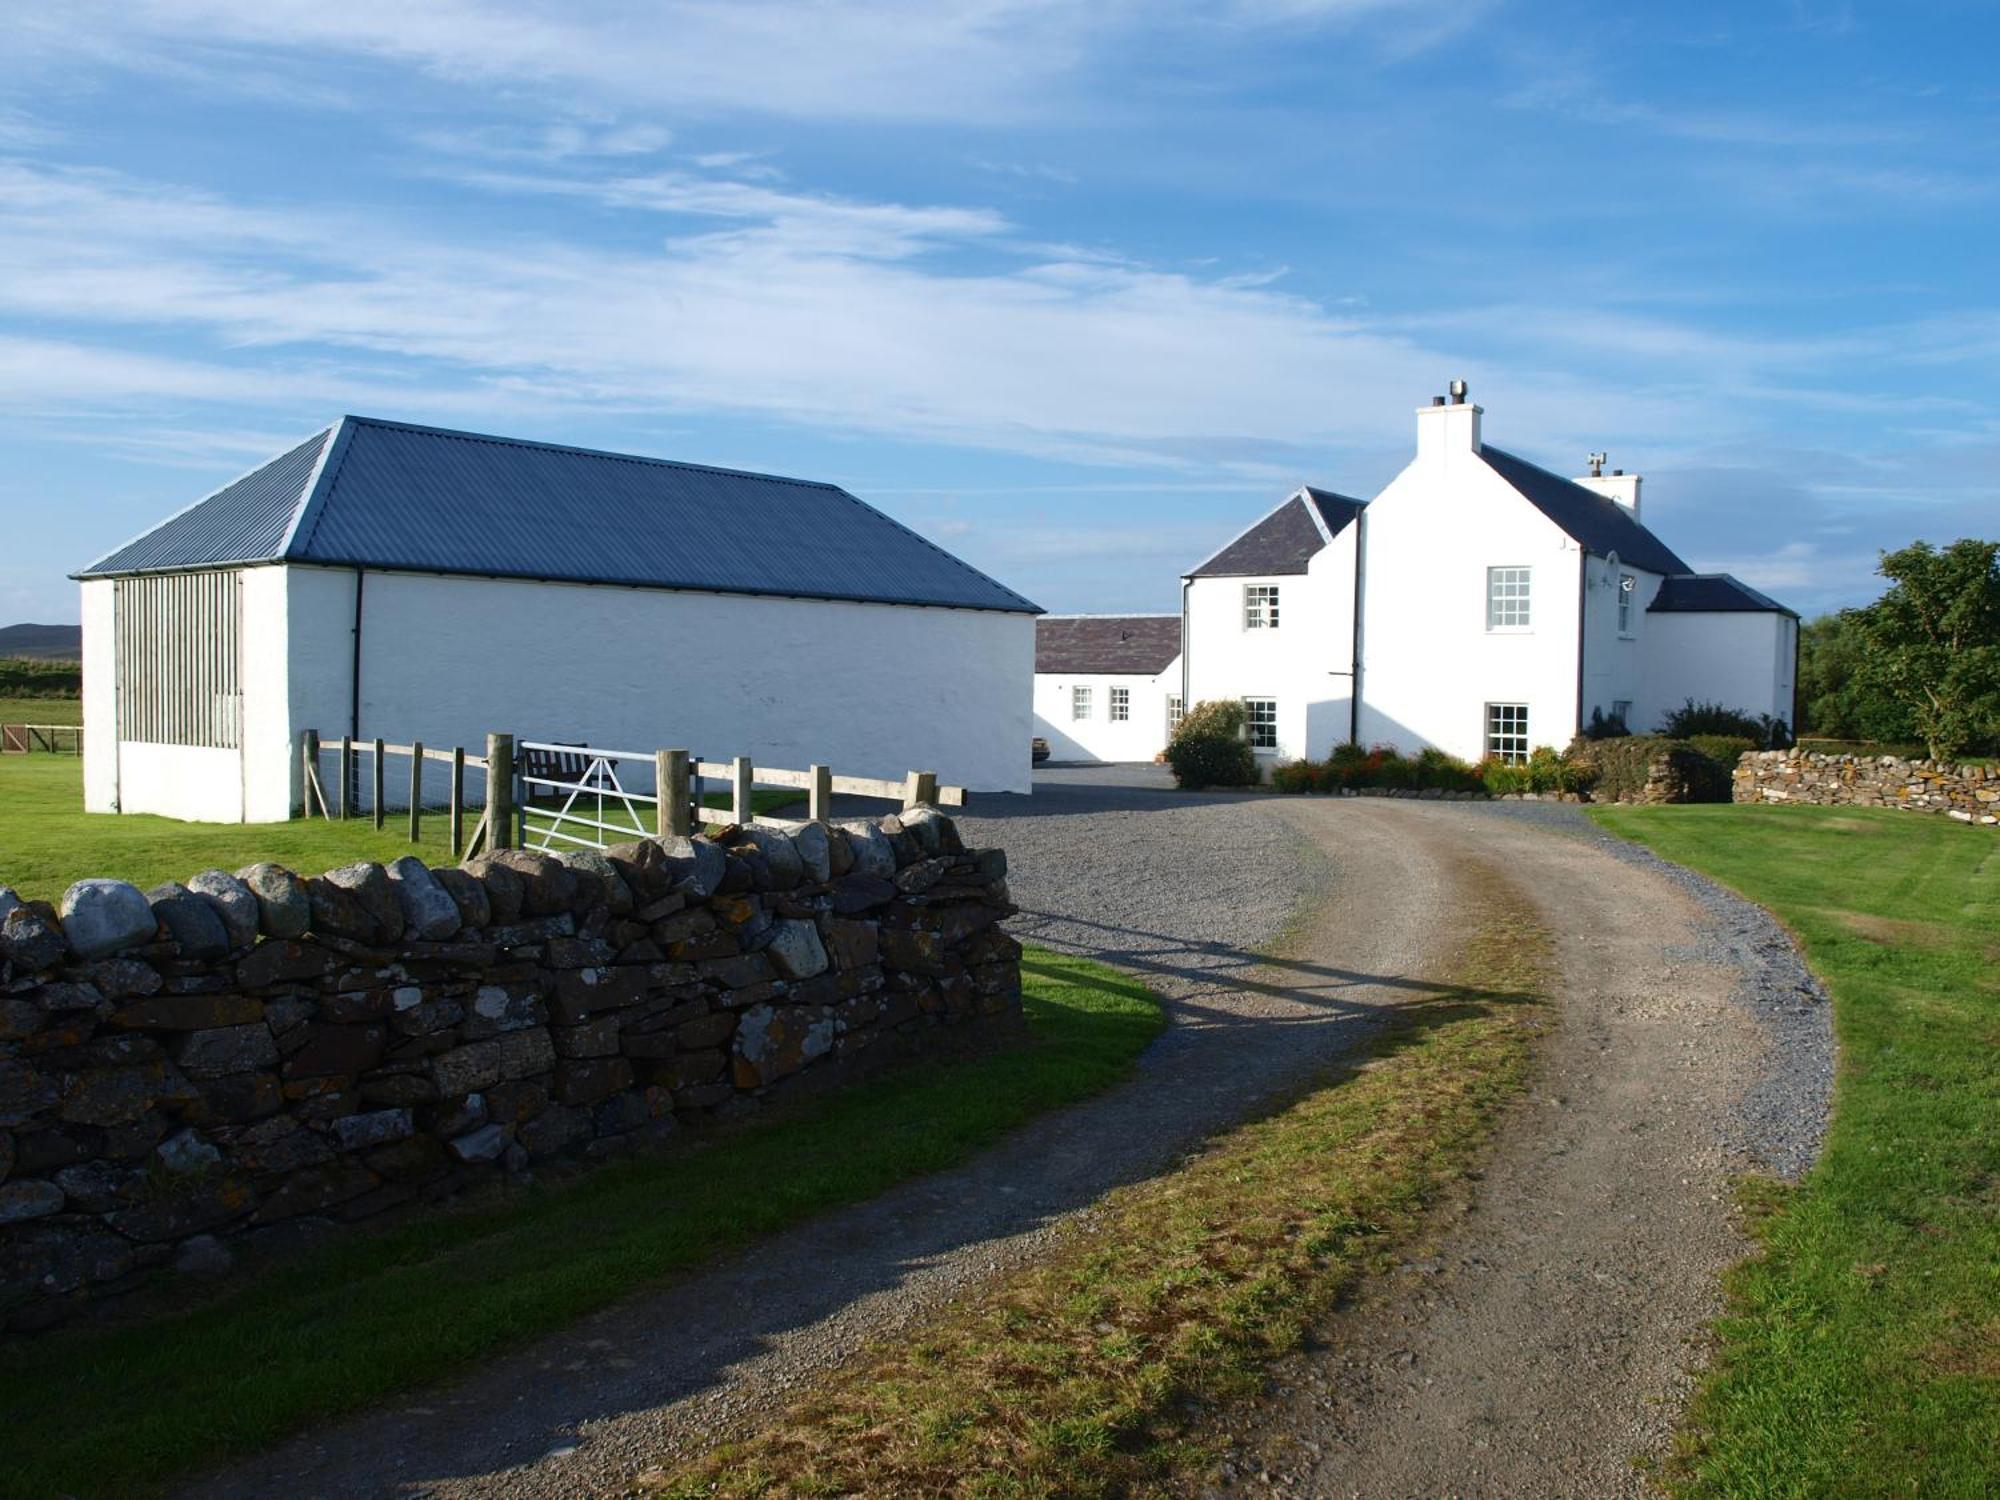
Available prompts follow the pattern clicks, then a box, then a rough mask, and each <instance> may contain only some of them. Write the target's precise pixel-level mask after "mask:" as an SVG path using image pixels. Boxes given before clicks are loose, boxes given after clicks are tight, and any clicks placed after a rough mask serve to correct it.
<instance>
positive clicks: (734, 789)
mask: <svg viewBox="0 0 2000 1500" xmlns="http://www.w3.org/2000/svg"><path fill="white" fill-rule="evenodd" d="M756 781H757V773H756V771H755V770H754V769H753V768H752V767H751V765H750V757H749V756H747V755H739V756H737V757H736V759H735V760H733V761H731V762H730V763H729V789H730V797H729V820H730V821H731V822H732V823H740V824H743V825H745V826H747V825H748V824H749V822H750V819H751V813H750V790H751V788H752V787H753V786H755V785H756Z"/></svg>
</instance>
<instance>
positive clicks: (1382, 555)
mask: <svg viewBox="0 0 2000 1500" xmlns="http://www.w3.org/2000/svg"><path fill="white" fill-rule="evenodd" d="M1482 417H1483V412H1482V410H1481V408H1479V407H1478V406H1475V405H1472V404H1471V403H1470V402H1468V401H1466V400H1465V398H1464V386H1463V384H1462V383H1454V386H1453V393H1452V395H1451V396H1450V397H1448V398H1447V397H1443V396H1440V397H1437V398H1436V399H1435V400H1434V401H1433V403H1432V404H1431V405H1429V406H1426V407H1423V408H1421V409H1420V410H1419V412H1418V414H1417V447H1416V454H1415V456H1414V457H1413V458H1412V460H1411V461H1410V463H1409V464H1408V465H1407V466H1406V467H1405V468H1404V469H1403V471H1402V472H1401V473H1400V474H1398V475H1397V476H1396V477H1395V479H1394V480H1392V481H1391V482H1390V483H1389V485H1388V486H1387V488H1385V489H1384V490H1382V492H1381V493H1380V494H1378V495H1376V496H1375V497H1374V499H1372V500H1358V499H1354V498H1351V497H1348V496H1344V495H1337V494H1333V493H1332V492H1330V491H1327V490H1320V489H1314V488H1310V487H1308V488H1303V489H1300V490H1298V491H1296V492H1294V493H1293V494H1292V495H1290V496H1289V497H1287V498H1286V499H1285V501H1284V502H1283V503H1282V504H1280V505H1279V506H1278V507H1277V508H1276V509H1274V510H1272V511H1270V512H1269V513H1268V514H1266V515H1264V516H1263V517H1261V518H1260V519H1259V520H1257V521H1256V522H1255V523H1254V524H1253V525H1251V526H1250V527H1249V528H1248V529H1247V530H1246V531H1244V532H1242V533H1241V534H1239V535H1238V536H1236V537H1235V538H1233V539H1232V540H1231V541H1230V542H1229V543H1228V545H1226V546H1225V547H1223V548H1222V550H1221V551H1219V552H1217V553H1216V554H1215V555H1214V556H1213V557H1211V558H1209V559H1208V560H1207V561H1206V562H1204V563H1202V564H1201V565H1200V566H1198V567H1196V568H1193V569H1192V570H1190V571H1189V572H1188V573H1186V574H1184V575H1182V578H1181V613H1180V617H1179V625H1180V631H1179V635H1180V659H1179V665H1178V670H1179V673H1180V677H1181V682H1180V685H1179V687H1178V689H1175V688H1174V687H1173V686H1172V685H1171V684H1168V685H1166V686H1165V687H1163V688H1162V691H1163V692H1165V693H1167V694H1169V695H1173V696H1178V697H1179V698H1181V699H1183V700H1184V701H1186V702H1187V703H1191V704H1192V703H1200V702H1203V701H1205V700H1209V699H1217V698H1237V699H1241V700H1242V701H1243V702H1244V704H1245V705H1246V707H1247V708H1248V710H1249V714H1248V717H1249V732H1250V738H1251V743H1252V745H1253V746H1254V747H1255V748H1256V749H1257V751H1258V753H1259V755H1260V756H1262V757H1264V758H1266V759H1268V760H1272V761H1276V760H1289V759H1297V758H1300V757H1311V758H1313V759H1321V758H1323V757H1325V756H1326V755H1327V754H1328V753H1329V752H1330V751H1331V750H1332V749H1333V747H1334V746H1335V745H1338V744H1342V743H1346V742H1350V741H1351V742H1355V743H1360V744H1364V745H1368V744H1391V745H1394V746H1396V747H1397V748H1399V749H1402V750H1405V751H1414V750H1418V749H1422V748H1423V747H1425V746H1429V745H1434V746H1438V747H1440V748H1442V749H1444V750H1447V751H1449V752H1451V753H1452V754H1454V755H1458V756H1462V757H1464V758H1465V759H1467V760H1477V759H1478V758H1479V757H1481V756H1482V755H1486V754H1495V755H1500V756H1504V757H1508V758H1514V757H1519V756H1523V755H1525V754H1526V753H1527V752H1528V751H1529V750H1530V749H1532V748H1533V747H1535V746H1537V745H1554V746H1557V747H1561V746H1563V745H1565V744H1567V743H1568V742H1569V740H1570V739H1571V738H1572V737H1573V736H1575V735H1576V734H1577V733H1578V732H1579V731H1580V730H1582V729H1583V728H1585V727H1586V726H1588V725H1589V724H1590V722H1591V720H1592V717H1593V715H1597V716H1602V717H1603V718H1605V719H1613V718H1616V719H1622V720H1623V721H1624V723H1625V724H1626V726H1627V727H1628V728H1630V729H1632V730H1633V731H1635V732H1644V731H1648V730H1652V729H1655V728H1657V727H1658V726H1659V723H1660V721H1661V719H1662V718H1663V717H1664V716H1665V715H1666V714H1667V713H1668V712H1669V711H1671V710H1672V709H1674V708H1677V707H1678V706H1680V704H1682V703H1683V702H1685V701H1686V700H1688V699H1690V698H1693V699H1696V700H1699V701H1704V702H1713V703H1720V704H1722V705H1723V706H1724V707H1728V708H1736V709H1742V710H1745V711H1747V712H1749V713H1751V714H1764V715H1769V716H1770V717H1772V718H1776V719H1783V720H1785V721H1786V722H1787V723H1788V724H1789V723H1795V722H1796V716H1795V710H1794V704H1793V698H1794V693H1795V688H1796V683H1797V656H1798V616H1797V615H1796V614H1794V613H1793V612H1792V611H1791V610H1789V609H1787V608H1786V607H1785V606H1784V605H1782V604H1779V603H1777V602H1776V601H1775V600H1773V599H1770V598H1768V597H1766V596H1765V595H1763V594H1761V593H1759V592H1758V591H1757V590H1755V589H1753V588H1751V587H1749V586H1748V585H1747V584H1744V583H1741V582H1739V581H1738V580H1737V579H1735V578H1732V577H1730V576H1729V575H1727V574H1721V573H1714V574H1702V573H1696V572H1694V571H1693V570H1692V569H1690V568H1689V567H1688V565H1687V563H1685V562H1684V561H1682V559H1681V558H1680V556H1679V554H1677V553H1676V552H1675V551H1674V550H1673V549H1672V548H1670V547H1669V546H1668V545H1667V544H1666V543H1665V542H1663V541H1662V540H1660V538H1659V537H1658V536H1656V535H1655V534H1654V533H1653V531H1652V530H1651V529H1650V528H1648V527H1647V526H1646V525H1645V524H1644V523H1643V522H1642V521H1641V519H1640V504H1639V479H1638V476H1637V475H1629V474H1624V473H1622V472H1619V471H1616V470H1614V471H1612V472H1611V473H1609V474H1606V473H1603V472H1602V463H1601V455H1597V456H1594V457H1595V458H1596V459H1598V460H1599V461H1597V462H1593V464H1592V465H1591V468H1592V472H1591V473H1588V474H1585V475H1584V476H1582V477H1581V478H1577V479H1565V478H1563V477H1562V476H1560V475H1558V474H1555V473H1552V472H1550V471H1549V470H1547V469H1544V468H1541V467H1539V466H1538V465H1535V464H1532V463H1530V462H1528V461H1527V460H1526V459H1523V458H1518V457H1516V456H1515V455H1513V454H1511V453H1508V452H1505V451H1504V450H1501V449H1498V448H1495V447H1492V446H1491V445H1490V444H1488V443H1486V442H1485V440H1484V436H1483V433H1482V431H1481V421H1482ZM1104 618H1105V619H1107V620H1108V621H1112V622H1114V623H1115V622H1116V620H1118V619H1120V618H1123V617H1104ZM1044 628H1046V627H1044ZM1066 628H1067V629H1070V630H1072V631H1079V630H1082V629H1083V626H1082V625H1081V624H1080V623H1073V624H1071V625H1069V626H1068V627H1066ZM1058 686H1059V674H1057V673H1053V672H1051V671H1049V670H1047V669H1044V668H1042V667H1041V666H1040V665H1039V663H1038V678H1037V687H1036V704H1037V724H1038V725H1043V724H1046V723H1047V722H1049V721H1050V715H1051V709H1052V708H1053V709H1054V710H1056V711H1059V710H1060V708H1061V703H1060V701H1059V694H1057V693H1056V691H1055V690H1056V689H1057V688H1058ZM1041 732H1044V733H1046V729H1044V730H1042V731H1041ZM1069 737H1070V739H1071V740H1072V741H1074V742H1075V743H1076V744H1077V745H1078V746H1079V747H1080V748H1081V749H1083V750H1085V751H1087V752H1089V753H1091V754H1093V755H1094V756H1095V757H1096V758H1100V759H1125V758H1131V757H1128V756H1126V755H1124V754H1122V753H1120V754H1110V753H1106V752H1105V749H1100V748H1097V747H1096V746H1094V744H1093V742H1092V738H1091V737H1090V736H1088V735H1084V734H1079V733H1076V732H1074V731H1071V732H1070V735H1069ZM1051 743H1052V744H1053V743H1054V741H1053V737H1052V739H1051ZM1115 748H1118V749H1120V750H1122V748H1123V747H1122V746H1119V747H1115Z"/></svg>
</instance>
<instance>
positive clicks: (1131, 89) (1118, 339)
mask: <svg viewBox="0 0 2000 1500" xmlns="http://www.w3.org/2000/svg"><path fill="white" fill-rule="evenodd" d="M9 24H10V35H9V47H8V50H7V53H6V55H5V56H4V57H0V460H4V462H0V623H4V622H6V621H9V620H18V619H35V620H47V621H62V620H73V619H74V618H76V603H75V594H74V586H73V585H71V584H70V583H68V582H67V581H66V580H65V577H64V575H65V573H66V572H67V571H68V570H70V569H72V568H74V567H77V566H79V565H81V564H83V563H84V562H87V561H88V560H90V559H91V558H93V557H94V556H96V555H98V554H100V553H102V552H104V551H106V550H108V549H109V548H110V547H111V546H113V545H115V544H116V543H117V542H119V541H121V540H122V539H123V538H125V537H126V536H128V535H130V534H131V533H133V532H135V531H138V530H141V529H143V528H144V527H145V526H146V525H148V524H150V523H151V522H152V521H153V520H155V519H157V518H158V517H159V516H161V515H163V514H164V513H166V512H168V511H170V510H172V509H175V508H178V507H179V506H181V505H183V504H185V503H187V502H188V501H190V500H192V499H193V498H195V497H196V496H198V495H199V494H201V493H203V492H204V491H206V490H207V489H210V488H212V487H214V486H215V485H216V484H219V483H221V482H223V481H225V480H227V479H228V478H230V477H232V476H233V475H234V474H236V473H238V472H240V471H241V470H243V469H245V468H247V467H249V466H251V465H252V464H254V463H256V462H257V461H258V460H260V459H261V458H264V457H266V456H269V455H270V454H272V453H275V452H276V451H278V450H279V449H280V448H281V447H284V446H287V445H289V444H291V443H293V442H295V441H296V440H297V439H299V438H300V437H302V436H303V435H305V434H306V433H308V432H310V431H312V430H314V429H316V428H317V427H320V426H323V425H324V424H325V423H326V422H327V421H328V420H330V419H331V418H332V417H333V416H335V415H337V414H339V413H341V412H343V411H355V412H361V413H365V414H372V415H380V416H390V417H398V418H403V419H407V420H413V421H431V422H438V423H442V424H446V425H453V426H460V427H468V428H473V429H477V430H485V431H497V432H506V433H512V434H518V435H521V436H529V437H536V438H543V439H549V440H554V441H568V442H577V443H583V444H588V445H592V446H599V447H611V448H621V449H629V450H632V451H638V452H646V453H654V454H659V455H663V456H668V457H675V458H684V459H689V460H694V461H699V462H706V463H717V464H726V465H735V466H741V467H746V468H755V469H763V470H770V471H774V472H779V473H795V474H803V475H809V476H812V477H815V478H825V479H831V480H835V481H837V482H839V483H841V484H844V485H846V486H847V487H848V488H850V489H852V490H854V491H855V492H856V493H858V494H860V495H861V496H863V497H864V498H866V499H868V500H870V501H872V502H874V503H876V504H878V505H881V506H882V507H884V508H885V509H887V510H889V511H890V512H892V513H893V514H895V515H897V516H898V517H900V518H901V519H903V520H905V521H907V522H908V523H910V524H911V525H913V526H915V527H917V528H918V529H919V530H921V531H923V532H925V533H926V534H927V535H930V536H932V537H933V538H935V539H937V540H938V541H940V542H942V543H944V544H945V545H947V546H949V547H951V548H953V549H954V550H956V551H958V552H959V553H960V554H961V555H963V556H965V557H967V558H968V559H970V560H971V561H973V562H975V563H976V564H978V565H979V566H981V567H983V568H985V569H987V570H988V571H989V572H991V573H993V574H995V575H996V576H998V577H999V578H1001V579H1002V580H1004V581H1005V582H1007V583H1009V584H1011V585H1012V586H1014V587H1016V588H1018V589H1020V590H1022V591H1023V592H1024V593H1026V594H1027V595H1028V596H1029V597H1031V598H1034V599H1036V600H1038V601H1039V602H1040V603H1042V604H1044V605H1045V606H1047V607H1049V608H1051V609H1057V610H1104V609H1114V610H1115V609H1171V608H1172V607H1173V605H1174V597H1175V587H1174V580H1175V577H1176V575H1177V573H1178V572H1179V571H1180V570H1182V569H1183V568H1185V567H1188V566H1191V565H1193V564H1194V563H1195V562H1197V561H1199V560H1200V559H1201V557H1202V556H1204V555H1205V554H1206V553H1207V552H1208V551H1210V550H1212V549H1213V547H1214V546H1215V545H1217V544H1219V543H1220V542H1221V541H1223V540H1226V539H1227V538H1228V537H1229V536H1230V535H1232V534H1233V533H1234V532H1235V531H1237V530H1238V529H1239V528H1240V527H1241V526H1242V525H1244V524H1245V523H1246V522H1247V521H1249V520H1250V519H1252V518H1253V517H1254V516H1256V515H1257V514H1259V513H1261V512H1262V511H1263V510H1264V509H1267V508H1268V507H1269V506H1270V505H1271V504H1273V503H1275V502H1276V501H1277V500H1278V499H1279V498H1280V497H1281V496H1282V495H1283V494H1284V493H1285V491H1286V490H1287V488H1288V487H1290V486H1292V485H1294V484H1297V483H1299V482H1302V481H1303V482H1311V483H1314V484H1318V485H1323V486H1326V487H1329V488H1333V489H1337V490H1342V491H1346V492H1348V493H1352V494H1356V495H1361V496H1368V495H1372V494H1373V493H1374V492H1375V491H1376V490H1377V489H1378V488H1379V487H1380V486H1381V485H1382V484H1383V483H1384V482H1386V481H1387V480H1388V479H1389V478H1390V477H1391V476H1392V475H1393V474H1394V473H1395V472H1396V470H1397V468H1398V467H1400V465H1401V464H1402V463H1403V462H1404V461H1405V460H1406V458H1407V457H1408V455H1409V452H1410V447H1411V442H1412V438H1413V418H1412V412H1413V411H1414V409H1415V408H1416V407H1417V406H1418V405H1420V404H1421V403H1422V402H1423V401H1425V400H1426V399H1427V398H1428V397H1429V396H1430V395H1431V393H1433V392H1434V391H1439V390H1442V389H1443V387H1444V384H1445V382H1446V381H1447V380H1448V379H1450V378H1451V377H1453V376H1463V377H1465V378H1466V379H1468V380H1469V381H1470V382H1471V383H1472V388H1473V394H1474V396H1475V398H1477V399H1478V400H1480V401H1481V402H1482V404H1483V405H1485V407H1486V410H1487V416H1486V431H1487V436H1488V437H1489V438H1490V439H1491V440H1492V441H1494V442H1495V443H1497V444H1499V445H1501V446H1503V447H1508V448H1510V449H1513V450H1514V451H1516V452H1521V453H1523V454H1525V455H1526V456H1528V457H1531V458H1534V459H1536V460H1537V461H1540V462H1543V463H1545V464H1548V465H1549V466H1551V467H1555V468H1558V469H1561V470H1565V471H1568V472H1580V471H1581V470H1580V465H1581V461H1582V458H1583V455H1584V454H1585V453H1586V452H1588V451H1590V450H1592V449H1600V448H1601V449H1606V450H1608V451H1609V452H1610V453H1611V455H1612V462H1613V463H1614V464H1616V465H1619V466H1622V467H1624V468H1627V469H1631V470H1637V471H1640V472H1642V473H1644V474H1645V475H1646V476H1647V487H1646V497H1645V499H1646V509H1647V518H1648V520H1649V521H1650V522H1651V523H1652V524H1653V525H1654V527H1655V528H1656V529H1657V530H1659V531H1660V532H1661V534H1662V535H1663V536H1664V537H1665V538H1666V539H1667V541H1668V542H1669V543H1671V544H1672V545H1674V546H1675V547H1676V549H1677V550H1679V551H1680V552H1681V553H1682V554H1683V555H1685V556H1687V557H1688V558H1689V559H1690V561H1692V562H1693V563H1694V564H1695V565H1696V566H1697V567H1700V568H1704V569H1711V568H1713V569H1727V570H1729V571H1733V572H1735V573H1737V574H1739V575H1740V576H1742V577H1743V578H1745V579H1746V580H1748V581H1750V582H1752V583H1754V584H1757V585H1759V586H1761V587H1764V588H1766V589H1768V590H1770V591H1771V592H1773V593H1776V594H1777V595H1779V596H1780V597H1781V598H1783V599H1785V600H1787V601H1788V602H1790V603H1793V604H1794V605H1796V606H1797V607H1799V608H1801V609H1803V610H1806V611H1808V612H1811V611H1813V610H1817V609H1820V608H1825V607H1831V606H1835V605H1839V604H1843V603H1850V602H1857V601H1859V600H1862V599H1865V598H1867V597H1870V596H1871V595H1872V594H1873V593H1874V591H1875V589H1876V587H1877V583H1876V581H1875V580H1874V579H1873V578H1872V576H1871V575H1872V569H1873V566H1874V561H1875V556H1876V552H1877V550H1878V549H1879V548H1882V547H1887V546H1898V545H1901V544H1902V543H1904V542H1906V541H1908V540H1909V539H1911V538H1912V537H1917V536H1924V537H1929V538H1932V539H1934V540H1939V541H1945V540H1949V539H1951V538H1953V537H1956V536H1960V535H1973V534H1980V535H1987V536H1992V535H1994V534H1996V533H2000V419H1996V415H1995V412H1996V405H1995V402H1996V399H2000V397H1996V387H2000V380H1997V379H1996V374H2000V370H1996V365H2000V359H1996V356H2000V285H1996V281H1995V278H1994V267H1995V266H1996V265H2000V253H1997V252H2000V243H1996V240H2000V235H1996V226H1997V225H2000V202H1997V201H1996V193H2000V128H1996V127H2000V84H1996V83H1995V82H1994V80H1993V71H1992V61H1993V59H1994V58H1995V57H1996V56H2000V7H1996V6H1994V5H1993V4H1991V3H1979V4H1973V3H1960V4H1949V3H1940V4H1914V3H1912V4H1883V5H1865V4H1837V3H1824V0H1767V3H1756V0H1737V3H1732V4H1698V3H1697V4H1675V5H1662V4H1641V5H1630V6H1622V7H1621V6H1605V5H1602V4H1601V3H1590V4H1585V3H1569V0H1544V3H1532V4H1530V3H1525V0H1514V3H1499V0H1423V3H1411V4H1406V3H1401V0H1224V3H1220V4H1213V5H1184V4H1177V3H1173V0H1150V3H1140V0H1096V3H1093V4H1089V5H1081V4H1057V3H1043V0H978V3H973V4H967V5H960V6H952V5H948V4H940V3H925V0H882V3H877V4H871V5H866V6H843V5H839V4H830V3H812V0H702V3H675V0H625V3H573V4H565V5H553V4H536V3H528V0H493V3H485V4H473V3H470V0H420V3H415V4H412V3H410V0H343V3H341V4H338V5H330V4H325V3H323V0H310V3H305V0H118V3H107V4H98V3H94V0H66V3H64V4H62V5H51V6H40V7H34V8H32V9H26V10H23V11H22V12H20V13H17V14H16V15H15V16H14V17H13V18H12V19H11V20H10V23H9Z"/></svg>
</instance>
